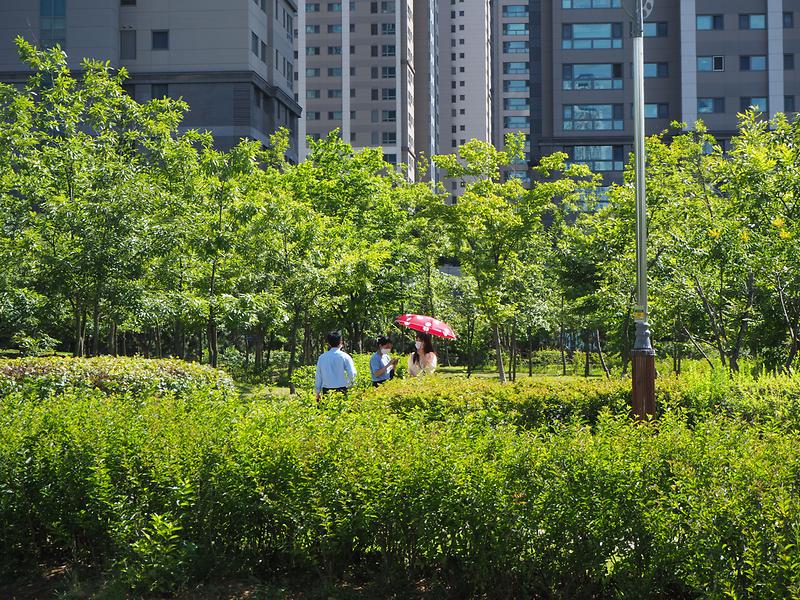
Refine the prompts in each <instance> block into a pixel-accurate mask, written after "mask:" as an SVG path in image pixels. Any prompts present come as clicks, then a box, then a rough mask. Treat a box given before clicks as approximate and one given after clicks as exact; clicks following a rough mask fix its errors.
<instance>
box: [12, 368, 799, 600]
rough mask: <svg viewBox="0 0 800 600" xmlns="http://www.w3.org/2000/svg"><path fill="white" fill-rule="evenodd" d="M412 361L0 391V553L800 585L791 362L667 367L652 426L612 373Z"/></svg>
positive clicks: (569, 580) (446, 576)
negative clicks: (454, 372) (31, 397)
mask: <svg viewBox="0 0 800 600" xmlns="http://www.w3.org/2000/svg"><path fill="white" fill-rule="evenodd" d="M141 362H143V363H148V361H141ZM125 364H127V365H128V366H132V365H130V363H125ZM423 383H424V386H422V384H421V383H420V382H417V381H396V382H392V383H390V384H387V385H386V386H384V387H382V388H379V389H378V390H375V391H372V390H370V391H367V392H364V393H363V394H358V393H355V394H353V395H352V397H351V398H350V399H349V400H348V401H345V402H343V403H342V402H340V404H339V405H337V407H336V408H337V409H336V410H334V407H332V406H323V407H322V408H317V406H316V403H314V402H312V401H311V399H310V398H307V397H303V398H300V399H297V398H295V399H286V398H274V399H271V398H268V397H267V398H256V399H254V400H253V401H251V402H243V401H234V399H233V398H232V397H231V401H228V402H219V401H217V400H215V399H214V398H213V397H209V396H208V395H207V393H206V392H197V391H189V392H187V393H185V394H183V395H180V396H175V395H165V396H150V397H148V398H147V399H146V400H147V401H145V402H126V401H124V398H123V397H120V396H117V395H115V394H110V395H106V394H97V393H90V392H88V391H87V390H85V389H75V388H73V389H69V390H65V391H64V392H63V393H58V394H52V395H49V396H47V397H45V398H43V399H42V400H41V401H39V402H21V401H20V399H21V397H20V393H19V392H14V393H11V394H4V395H2V399H1V400H0V490H1V491H2V493H0V565H3V570H4V572H5V574H6V575H10V574H11V573H13V572H14V570H16V569H22V568H25V566H26V565H27V564H30V562H31V561H53V560H80V561H83V562H85V563H88V564H104V565H105V566H110V567H112V568H113V570H114V572H116V573H118V574H119V576H120V577H121V578H122V579H123V580H124V581H126V582H127V583H128V584H129V585H130V586H132V587H133V588H135V589H138V590H140V591H141V592H143V593H153V592H157V593H169V592H174V591H179V590H180V589H181V588H184V589H185V587H186V586H187V585H188V584H189V583H190V582H191V581H193V580H197V579H200V578H206V577H208V576H215V575H222V574H255V575H258V576H263V577H268V576H270V575H275V574H276V573H291V574H296V575H298V576H307V574H308V573H309V572H319V573H322V574H324V575H325V576H326V577H337V576H339V575H341V573H343V572H345V571H349V572H352V570H353V569H356V570H357V571H360V572H362V573H369V572H370V570H371V569H373V568H375V566H376V565H381V566H380V569H381V572H382V573H383V574H384V576H390V577H394V578H399V579H404V580H405V579H408V580H413V581H418V580H419V579H420V578H424V579H426V580H427V581H428V582H430V585H432V586H433V587H436V586H437V585H441V586H443V587H446V588H448V589H449V590H450V593H451V594H452V595H454V596H458V597H475V596H484V597H487V598H531V597H550V598H565V599H566V598H589V597H608V596H612V595H613V596H615V597H622V598H667V597H669V598H697V597H704V598H720V599H721V598H725V597H742V598H762V597H793V596H795V595H797V593H798V592H800V587H798V586H800V569H799V568H798V565H797V561H796V559H795V556H796V553H795V551H794V544H796V540H797V532H798V530H799V529H798V528H800V505H798V494H797V489H796V482H795V480H796V473H797V470H798V468H800V459H798V454H797V452H796V448H797V444H798V442H800V437H798V433H797V432H798V431H799V430H800V429H798V428H797V427H796V421H795V424H793V425H790V426H787V425H789V422H790V420H789V415H788V414H782V412H781V411H782V408H781V407H783V406H786V404H787V403H788V402H789V401H790V399H791V398H794V399H795V400H794V402H795V403H796V398H797V397H800V393H798V392H799V391H800V384H798V383H797V382H796V381H795V380H794V379H792V378H788V377H780V378H774V379H772V378H762V379H760V380H755V379H752V378H746V377H741V378H735V379H726V378H718V376H716V375H715V376H713V377H711V378H709V377H704V378H701V377H699V376H697V377H696V378H692V377H690V378H687V379H686V383H682V382H681V380H673V379H669V380H664V381H662V382H661V385H660V387H659V395H660V396H661V399H662V404H663V405H665V406H668V407H670V408H668V410H666V411H665V413H664V414H663V415H662V418H661V420H660V421H659V423H658V425H657V427H652V426H642V425H636V424H634V423H632V422H631V421H630V420H629V418H628V417H627V414H625V413H626V411H627V408H626V404H625V399H624V394H625V391H626V389H627V386H626V385H625V384H624V382H617V381H606V380H591V381H585V380H575V381H572V382H568V383H565V382H564V381H552V380H543V381H520V382H518V383H517V384H515V385H506V386H502V385H499V384H497V383H491V382H486V381H474V380H473V381H457V380H452V379H451V380H447V379H443V378H441V379H440V378H437V377H430V378H427V379H426V380H425V381H424V382H423ZM692 406H694V407H695V408H694V409H692V410H694V413H693V414H692V415H690V416H691V418H690V419H687V418H686V417H687V415H688V411H689V408H687V407H692ZM718 406H719V407H728V408H727V409H726V410H728V415H731V416H741V415H744V412H743V411H740V410H738V409H737V410H733V409H730V407H734V406H739V407H744V406H750V407H751V408H752V413H751V414H756V413H758V414H760V415H768V414H770V413H774V414H775V415H778V417H780V419H781V420H780V421H777V420H770V419H762V418H759V419H751V420H752V421H753V422H752V423H746V422H744V421H742V420H740V419H734V418H730V417H729V416H725V415H715V414H712V413H713V412H714V411H716V410H717V408H716V407H718ZM704 407H705V408H704ZM706 408H712V411H708V410H706ZM609 409H613V410H609ZM614 411H616V415H615V414H614ZM620 412H622V414H620ZM790 412H792V411H790ZM795 412H796V411H795ZM504 415H507V416H504ZM573 417H575V418H573ZM794 418H795V417H794V416H791V419H794ZM587 419H588V420H590V421H591V423H592V425H591V426H589V425H587V424H586V420H587ZM521 425H522V426H521ZM303 574H306V575H303ZM437 582H439V583H437Z"/></svg>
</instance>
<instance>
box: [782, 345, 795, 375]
mask: <svg viewBox="0 0 800 600" xmlns="http://www.w3.org/2000/svg"><path fill="white" fill-rule="evenodd" d="M797 350H798V343H797V340H796V339H795V340H792V347H791V348H790V349H789V357H788V358H787V359H786V363H785V364H784V366H783V369H784V371H786V372H787V373H791V372H792V363H794V359H795V358H796V357H797Z"/></svg>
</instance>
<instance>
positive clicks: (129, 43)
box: [119, 29, 136, 60]
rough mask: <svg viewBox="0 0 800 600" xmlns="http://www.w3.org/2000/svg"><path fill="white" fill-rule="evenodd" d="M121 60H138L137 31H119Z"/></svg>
mask: <svg viewBox="0 0 800 600" xmlns="http://www.w3.org/2000/svg"><path fill="white" fill-rule="evenodd" d="M119 58H120V60H136V31H134V30H132V29H124V30H122V31H120V32H119Z"/></svg>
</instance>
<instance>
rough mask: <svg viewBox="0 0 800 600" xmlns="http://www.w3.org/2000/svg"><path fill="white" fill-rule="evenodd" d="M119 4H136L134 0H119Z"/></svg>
mask: <svg viewBox="0 0 800 600" xmlns="http://www.w3.org/2000/svg"><path fill="white" fill-rule="evenodd" d="M119 5H120V6H136V0H120V3H119Z"/></svg>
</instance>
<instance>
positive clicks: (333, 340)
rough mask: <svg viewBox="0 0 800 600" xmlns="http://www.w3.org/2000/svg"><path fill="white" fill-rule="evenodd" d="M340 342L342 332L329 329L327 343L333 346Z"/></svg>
mask: <svg viewBox="0 0 800 600" xmlns="http://www.w3.org/2000/svg"><path fill="white" fill-rule="evenodd" d="M341 343H342V332H341V331H331V332H330V333H329V334H328V345H329V346H330V347H331V348H335V347H336V346H338V345H339V344H341Z"/></svg>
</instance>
